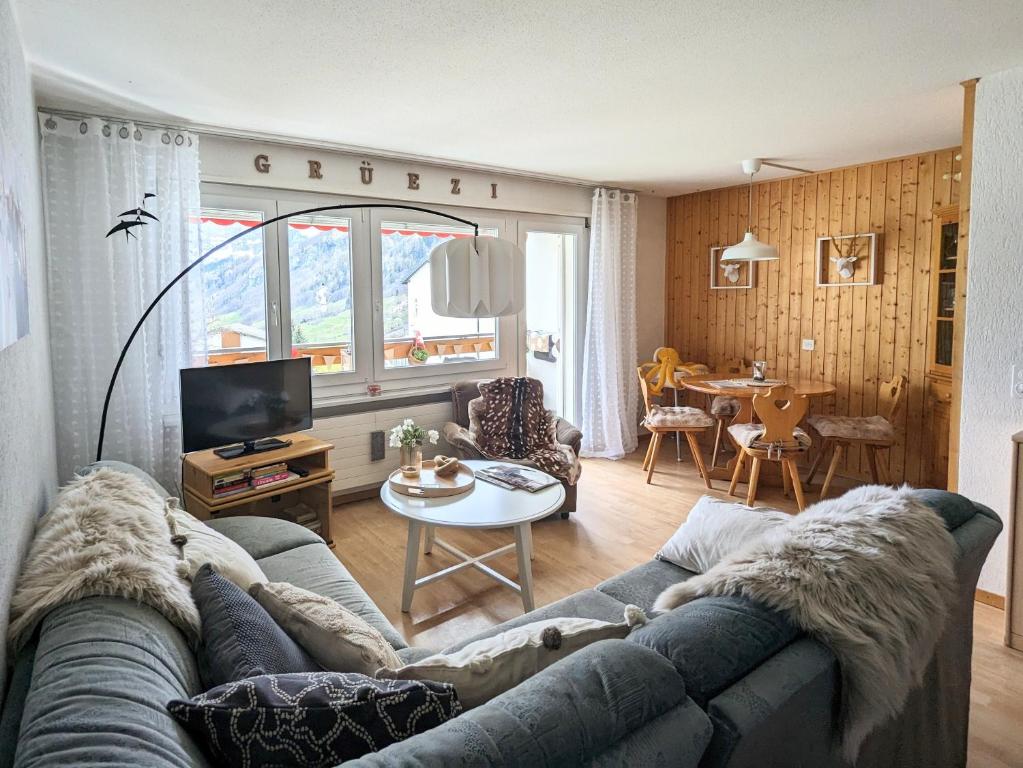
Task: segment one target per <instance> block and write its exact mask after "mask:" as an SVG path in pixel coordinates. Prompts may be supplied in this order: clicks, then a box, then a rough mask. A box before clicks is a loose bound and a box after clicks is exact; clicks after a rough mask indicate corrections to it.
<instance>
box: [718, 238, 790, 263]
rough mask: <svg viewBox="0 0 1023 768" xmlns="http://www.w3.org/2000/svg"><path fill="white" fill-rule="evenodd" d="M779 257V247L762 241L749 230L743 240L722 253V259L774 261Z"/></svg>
mask: <svg viewBox="0 0 1023 768" xmlns="http://www.w3.org/2000/svg"><path fill="white" fill-rule="evenodd" d="M777 258H778V249H777V248H775V247H774V246H773V245H768V244H767V243H762V242H760V241H759V240H757V239H756V238H755V237H753V233H752V232H747V233H746V236H745V237H744V238H742V242H741V243H738V244H737V245H730V246H729V247H727V248H725V250H724V253H722V254H721V261H772V260H774V259H777Z"/></svg>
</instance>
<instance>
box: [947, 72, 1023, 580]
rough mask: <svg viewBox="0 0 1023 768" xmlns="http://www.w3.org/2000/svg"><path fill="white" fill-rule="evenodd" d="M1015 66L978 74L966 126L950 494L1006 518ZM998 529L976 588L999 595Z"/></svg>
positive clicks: (1015, 267)
mask: <svg viewBox="0 0 1023 768" xmlns="http://www.w3.org/2000/svg"><path fill="white" fill-rule="evenodd" d="M1020 126H1023V68H1018V69H1012V70H1008V71H1005V72H1000V73H998V74H995V75H989V76H986V77H983V78H981V80H980V82H979V83H978V84H977V100H976V114H975V117H974V126H973V131H974V133H973V180H972V188H971V201H970V205H971V213H970V262H969V270H968V279H967V296H968V300H967V302H966V339H965V347H966V350H965V356H964V359H963V408H962V422H961V426H960V446H959V492H960V493H962V494H963V495H965V496H968V497H970V498H971V499H974V500H975V501H979V502H981V503H982V504H986V505H988V506H989V507H991V508H992V509H994V510H995V512H997V513H998V514H999V515H1000V516H1001V518H1002V521H1003V522H1005V523H1008V516H1009V512H1010V510H1009V502H1010V494H1011V478H1012V461H1011V459H1012V443H1011V441H1010V438H1011V436H1012V435H1013V434H1014V433H1015V432H1018V431H1020V430H1023V400H1019V399H1013V398H1012V397H1010V380H1011V374H1010V370H1011V366H1012V365H1013V363H1015V364H1016V365H1023V261H1021V258H1023V249H1021V247H1020V243H1023V131H1021V129H1020ZM1006 551H1007V537H1006V533H1005V531H1004V530H1003V532H1002V535H1001V537H999V539H998V541H997V542H996V544H995V547H994V550H993V551H992V552H991V555H990V556H989V557H988V560H987V563H986V564H985V566H984V570H983V572H982V573H981V577H980V584H979V587H980V588H981V589H985V590H987V591H989V592H994V593H996V594H999V595H1004V594H1005V585H1006Z"/></svg>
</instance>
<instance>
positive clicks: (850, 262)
mask: <svg viewBox="0 0 1023 768" xmlns="http://www.w3.org/2000/svg"><path fill="white" fill-rule="evenodd" d="M877 238H878V235H877V233H876V232H866V233H863V234H855V235H833V236H831V237H819V238H817V285H818V287H829V286H842V285H875V284H876V283H877V267H878V263H877ZM832 264H834V265H835V266H834V268H832V267H831V265H832ZM836 273H837V276H836Z"/></svg>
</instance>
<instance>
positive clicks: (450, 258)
mask: <svg viewBox="0 0 1023 768" xmlns="http://www.w3.org/2000/svg"><path fill="white" fill-rule="evenodd" d="M474 243H475V246H476V247H475V248H474V247H473V245H474ZM525 278H526V272H525V257H524V256H523V255H522V251H520V250H519V248H518V246H517V245H515V243H512V242H510V241H508V240H500V239H498V238H496V237H478V238H471V237H460V238H452V239H451V240H447V241H445V242H443V243H441V244H440V245H438V246H437V247H436V248H434V249H433V251H432V252H431V253H430V303H431V304H432V305H433V312H434V314H436V315H440V316H441V317H501V316H503V315H516V314H518V313H519V312H521V311H522V305H523V303H524V301H525V293H526V290H525V288H526V286H525Z"/></svg>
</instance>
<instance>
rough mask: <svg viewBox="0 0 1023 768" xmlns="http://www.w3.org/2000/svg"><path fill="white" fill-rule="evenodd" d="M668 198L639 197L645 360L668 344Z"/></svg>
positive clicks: (639, 337)
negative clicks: (666, 260)
mask: <svg viewBox="0 0 1023 768" xmlns="http://www.w3.org/2000/svg"><path fill="white" fill-rule="evenodd" d="M667 226H668V201H667V200H666V199H665V198H663V197H650V196H648V195H640V196H639V209H638V212H637V214H636V297H637V299H638V301H637V304H638V306H637V309H636V314H637V317H636V322H637V326H638V327H637V331H636V343H637V346H638V347H639V357H640V359H641V360H652V359H653V354H654V350H655V349H657V348H658V347H660V346H663V345H664V259H665V255H666V254H667V251H668V240H667Z"/></svg>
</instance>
